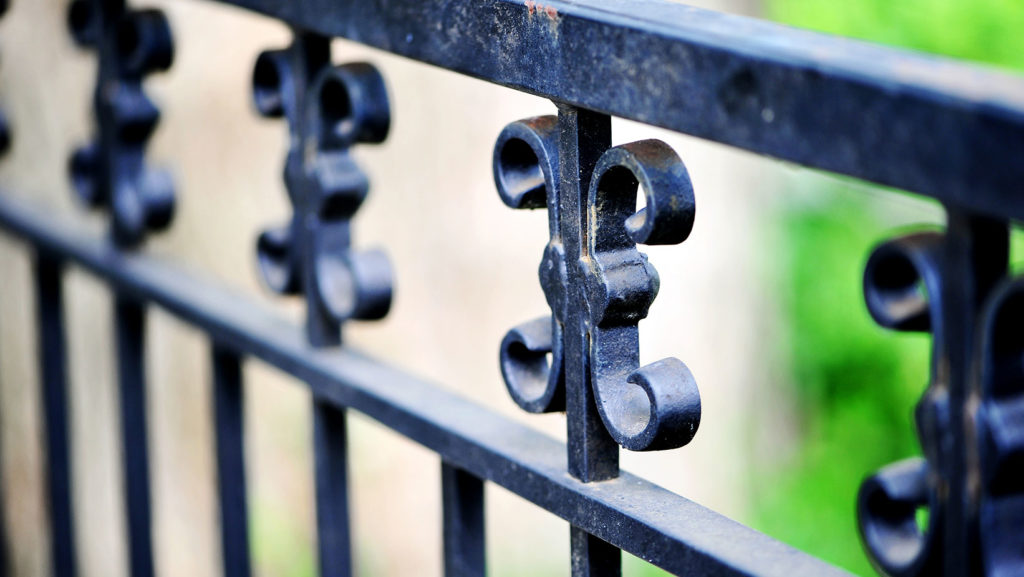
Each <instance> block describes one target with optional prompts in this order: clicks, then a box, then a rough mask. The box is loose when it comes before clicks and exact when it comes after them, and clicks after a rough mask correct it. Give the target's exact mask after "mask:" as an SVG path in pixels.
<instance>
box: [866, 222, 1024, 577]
mask: <svg viewBox="0 0 1024 577" xmlns="http://www.w3.org/2000/svg"><path fill="white" fill-rule="evenodd" d="M1008 238H1009V237H1008V229H1007V225H1006V223H1004V222H999V221H997V220H992V219H985V218H980V217H975V216H970V215H962V214H958V213H956V212H955V211H951V213H950V226H949V230H947V231H946V232H945V233H939V232H926V233H917V234H911V235H908V236H904V237H902V238H899V239H896V240H894V241H890V242H888V243H885V244H883V245H881V246H880V247H878V248H877V249H876V250H875V251H874V253H873V254H872V255H871V258H870V259H869V260H868V263H867V267H866V271H865V277H864V294H865V300H866V301H867V307H868V310H869V312H870V313H871V315H872V317H873V318H874V319H875V320H876V322H878V324H880V325H881V326H883V327H886V328H890V329H895V330H899V331H916V332H930V333H931V335H932V360H931V374H930V381H929V384H928V388H927V390H926V391H925V393H924V395H923V396H922V398H921V400H920V401H919V402H918V405H917V408H916V410H915V419H916V423H917V433H918V437H919V439H920V443H921V448H922V451H923V453H924V456H923V458H912V459H908V460H906V461H902V462H899V463H896V464H893V465H889V466H887V467H885V468H883V469H882V470H881V471H879V472H878V473H876V474H874V475H872V476H871V477H869V478H868V479H867V480H866V481H865V482H864V483H863V484H862V486H861V489H860V493H859V495H858V507H857V509H858V520H859V525H860V532H861V537H862V539H863V541H864V544H865V546H866V549H867V551H868V554H869V556H870V558H871V560H872V562H873V564H874V565H875V567H876V568H877V569H878V570H879V571H880V572H882V573H884V574H886V575H890V576H892V577H911V576H921V575H990V576H991V575H1017V574H1021V573H1022V572H1024V539H1022V538H1021V537H1020V535H1019V532H1017V531H1013V530H1012V528H1011V527H1012V526H1013V525H1014V524H1016V523H1019V520H1020V519H1021V518H1024V483H1022V482H1021V477H1020V471H1021V470H1022V465H1024V368H1022V367H1024V363H1022V359H1024V337H1022V334H1024V333H1022V332H1021V330H1020V327H1021V326H1022V323H1024V281H1022V280H1020V279H1018V280H1010V279H1008V278H1007V277H1006V271H1007V265H1008V250H1009V249H1008V246H1009V241H1008ZM922 509H924V510H927V512H928V515H927V522H924V523H922V522H921V521H920V520H919V516H918V513H919V511H921V510H922Z"/></svg>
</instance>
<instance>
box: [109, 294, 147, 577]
mask: <svg viewBox="0 0 1024 577" xmlns="http://www.w3.org/2000/svg"><path fill="white" fill-rule="evenodd" d="M114 306H115V309H116V312H115V315H116V324H117V326H116V330H115V332H116V339H117V365H118V378H119V381H120V383H119V389H120V402H121V440H122V446H123V450H124V455H123V459H124V487H125V499H126V509H127V516H128V568H129V573H130V575H131V576H132V577H152V575H153V539H152V513H151V510H150V487H149V441H148V438H149V435H148V433H147V430H146V376H145V365H144V357H143V355H144V354H145V349H146V343H145V333H146V330H145V328H146V322H145V321H146V310H145V307H144V305H143V304H142V303H140V302H138V301H135V300H133V299H131V298H130V297H127V296H125V295H122V294H119V295H117V296H116V297H115V305H114Z"/></svg>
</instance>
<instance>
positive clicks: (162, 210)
mask: <svg viewBox="0 0 1024 577" xmlns="http://www.w3.org/2000/svg"><path fill="white" fill-rule="evenodd" d="M68 26H69V28H70V30H71V34H72V36H73V38H74V39H75V42H76V43H77V44H79V45H80V46H83V47H89V48H92V49H94V50H96V52H97V55H98V57H99V67H98V75H97V83H96V93H95V97H94V102H93V106H94V108H95V115H96V119H97V124H98V135H97V136H96V138H95V139H94V140H93V142H92V143H91V144H89V145H86V146H84V147H82V148H79V149H78V150H76V151H75V153H74V154H73V155H72V157H71V162H70V166H69V171H70V173H71V181H72V185H73V187H74V189H75V192H76V193H77V195H78V197H79V198H80V199H81V200H82V201H83V202H84V203H85V204H86V205H88V206H89V207H91V208H105V209H108V210H110V212H111V231H112V235H113V238H114V241H115V242H116V243H117V244H119V245H122V246H132V245H136V244H138V243H139V242H141V241H142V239H143V238H144V237H145V235H146V233H147V231H152V230H160V229H163V228H165V227H166V226H167V225H168V224H170V221H171V218H172V216H173V213H174V184H173V182H172V180H171V176H170V174H169V173H168V172H166V171H164V170H158V169H153V168H150V167H148V166H146V162H145V155H146V144H147V143H148V141H149V138H150V136H151V135H152V134H153V131H154V130H155V129H156V126H157V123H158V122H159V120H160V111H159V110H158V109H157V108H156V105H155V104H154V103H153V101H152V100H150V99H149V97H147V96H146V94H145V93H144V92H143V88H142V82H143V80H144V79H145V77H146V76H148V75H149V74H151V73H153V72H158V71H163V70H167V69H168V68H170V66H171V63H172V61H173V59H174V43H173V38H172V37H171V29H170V26H169V24H168V23H167V18H166V17H165V16H164V14H163V12H161V11H159V10H129V9H128V8H127V7H126V6H125V2H124V0H113V1H111V0H75V1H74V2H72V3H71V5H70V8H69V10H68Z"/></svg>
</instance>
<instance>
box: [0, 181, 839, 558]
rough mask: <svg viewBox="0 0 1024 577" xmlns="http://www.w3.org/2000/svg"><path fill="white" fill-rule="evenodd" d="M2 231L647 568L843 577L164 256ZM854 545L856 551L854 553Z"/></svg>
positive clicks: (74, 228) (75, 237) (22, 222)
mask: <svg viewBox="0 0 1024 577" xmlns="http://www.w3.org/2000/svg"><path fill="white" fill-rule="evenodd" d="M0 227H2V228H3V229H5V230H6V231H8V232H9V233H12V234H14V235H16V236H18V237H21V238H23V239H24V240H26V241H27V242H29V243H30V244H32V245H34V246H36V247H38V248H39V249H40V250H43V251H46V252H49V253H51V254H52V255H53V256H55V257H57V258H61V259H67V260H68V261H72V262H74V263H77V264H78V265H80V266H82V267H83V268H85V269H87V270H89V271H91V272H92V273H94V274H96V275H98V276H99V277H101V278H102V279H104V280H105V281H106V282H107V283H109V284H110V285H111V288H112V289H113V290H114V291H115V292H117V293H119V294H127V295H130V296H133V297H135V298H137V299H140V300H142V301H145V302H150V303H153V304H156V305H159V306H160V307H162V308H164V309H166V310H167V311H169V312H170V313H172V314H174V315H176V316H178V317H180V318H181V319H182V320H184V321H186V322H188V323H190V324H192V325H194V326H196V327H197V328H199V329H201V330H202V331H204V332H206V333H207V334H208V335H209V336H210V338H212V339H213V340H214V341H215V342H218V343H220V344H221V345H222V346H224V347H227V348H231V349H234V350H236V351H238V352H239V353H240V354H244V355H251V356H253V357H256V358H259V359H261V360H262V361H264V362H266V363H268V364H270V365H273V366H275V367H277V368H278V369H280V370H282V371H284V372H286V373H289V374H291V375H292V376H294V377H295V378H296V379H298V380H300V381H302V382H305V383H307V384H308V386H309V387H310V389H311V391H312V393H313V395H314V396H315V397H316V398H317V399H318V400H319V401H320V402H325V403H329V404H334V405H336V406H337V407H347V408H352V409H354V410H357V411H359V412H361V413H363V414H365V415H367V416H369V417H371V418H373V419H375V420H377V421H379V422H380V423H381V424H383V425H385V426H387V427H389V428H391V429H393V430H395V431H396V432H398V433H401V434H403V435H405V436H407V437H409V438H410V439H412V440H413V441H416V442H418V443H420V444H422V445H423V446H425V447H427V448H428V449H430V450H432V451H434V452H435V453H437V454H438V455H439V456H440V457H441V459H443V460H444V461H445V462H447V463H449V464H450V465H454V466H456V467H458V468H460V469H463V470H465V471H466V472H468V473H470V474H472V475H473V476H476V477H479V478H482V479H485V480H487V481H490V482H493V483H496V484H497V485H500V486H502V487H504V488H505V489H508V490H509V491H511V492H513V493H515V494H517V495H519V496H521V497H523V498H525V499H527V500H529V501H531V502H533V503H535V504H536V505H538V506H540V507H542V508H543V509H545V510H547V511H549V512H551V513H552V514H554V515H557V516H559V517H561V518H562V519H565V520H566V521H568V522H569V523H570V524H571V525H573V526H575V527H579V528H581V529H583V530H585V531H587V532H588V533H591V534H593V535H595V536H596V537H599V538H601V539H603V540H605V541H607V542H609V543H611V544H612V545H615V546H616V547H619V548H621V549H622V550H624V551H627V552H629V553H631V554H633V555H636V556H637V557H640V558H641V559H644V560H646V561H648V562H650V563H652V564H654V565H656V566H658V567H661V568H663V569H666V570H668V571H671V572H673V573H676V574H684V573H685V574H691V572H692V574H701V575H765V576H779V577H782V576H787V577H789V576H795V575H806V576H811V575H813V576H829V575H847V573H845V572H844V571H842V570H840V569H838V568H835V567H833V566H831V565H828V564H826V563H825V562H823V561H821V560H819V559H816V558H814V557H812V556H810V555H808V554H806V553H803V552H800V551H798V550H796V549H794V548H792V547H789V546H788V545H785V544H783V543H781V542H779V541H776V540H774V539H772V538H770V537H768V536H766V535H763V534H761V533H758V532H757V531H754V530H753V529H750V528H748V527H745V526H743V525H741V524H739V523H736V522H735V521H732V520H730V519H728V518H726V517H724V516H722V515H720V514H718V513H715V512H714V511H711V510H709V509H707V508H705V507H702V506H700V505H698V504H696V503H694V502H692V501H690V500H688V499H685V498H683V497H681V496H679V495H676V494H675V493H672V492H670V491H668V490H666V489H663V488H661V487H659V486H657V485H654V484H653V483H650V482H648V481H645V480H643V479H641V478H639V477H636V476H633V475H631V474H629V473H625V472H624V473H622V475H621V476H620V477H619V478H617V479H614V480H611V481H601V482H596V483H582V482H580V481H578V480H576V479H574V478H573V477H571V476H570V475H569V474H568V473H567V470H566V450H565V447H564V446H563V445H562V443H560V442H558V441H557V440H555V439H553V438H551V437H549V436H547V435H545V434H542V433H539V432H537V431H535V430H533V429H531V428H529V427H526V426H524V425H520V424H519V423H516V422H515V421H512V420H510V419H508V418H506V417H503V416H501V415H499V414H497V413H495V412H494V411H491V410H489V409H487V408H485V407H482V406H480V405H477V404H475V403H472V402H470V401H468V400H466V399H463V398H461V397H459V396H457V395H455V394H452V393H450V392H447V391H445V390H444V389H442V388H439V387H437V386H435V385H432V384H430V383H428V382H426V381H424V380H421V379H419V378H416V377H414V376H411V375H408V374H406V373H403V372H401V371H399V370H398V369H396V368H393V367H391V366H388V365H386V364H382V363H380V362H378V361H375V360H373V359H370V358H368V357H366V356H364V355H362V354H359V353H358V352H355V351H353V350H352V349H351V348H348V347H342V348H336V349H320V350H317V349H314V348H312V347H311V346H309V345H308V344H307V342H306V339H305V338H304V336H303V333H302V331H301V330H300V329H299V328H298V327H296V326H294V325H292V324H290V323H288V322H287V321H285V320H284V319H283V318H281V317H280V316H279V315H277V314H275V313H274V311H273V310H272V309H270V308H269V307H267V306H265V305H262V304H259V303H258V302H256V301H255V300H254V299H253V298H251V297H246V296H244V295H241V294H238V293H236V292H232V291H230V290H227V289H225V288H223V287H221V286H219V285H217V284H214V283H212V282H210V281H208V280H204V279H202V278H200V277H198V276H196V275H194V274H192V273H190V272H188V271H186V270H183V269H181V268H179V267H177V266H175V265H172V264H170V263H167V262H165V261H163V260H161V259H159V258H155V257H152V256H146V255H135V254H125V253H122V252H119V251H117V250H116V249H114V248H113V247H112V246H111V245H110V244H109V243H108V242H106V241H105V240H104V239H101V238H97V237H96V235H95V234H92V233H90V232H88V231H87V230H86V229H85V227H83V226H82V225H81V224H80V223H77V222H75V221H72V220H71V219H68V218H62V217H58V216H54V215H53V213H52V212H50V211H43V210H41V209H38V208H32V207H31V206H30V204H29V203H26V202H24V201H18V200H15V199H13V198H11V197H10V196H7V195H3V194H0ZM851 546H854V544H851Z"/></svg>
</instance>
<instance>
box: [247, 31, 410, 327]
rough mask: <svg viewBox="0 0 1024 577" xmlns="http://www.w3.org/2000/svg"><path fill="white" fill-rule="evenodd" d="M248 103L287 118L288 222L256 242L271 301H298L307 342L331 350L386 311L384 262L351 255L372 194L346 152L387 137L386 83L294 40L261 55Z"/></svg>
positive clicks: (366, 67) (317, 42) (318, 46)
mask: <svg viewBox="0 0 1024 577" xmlns="http://www.w3.org/2000/svg"><path fill="white" fill-rule="evenodd" d="M253 98H254V102H255V105H256V109H257V111H258V112H259V113H260V114H261V115H263V116H265V117H269V118H276V117H282V116H283V117H286V118H287V119H288V122H289V125H290V129H291V130H290V133H291V147H290V150H289V152H288V158H287V161H286V165H285V175H284V180H285V184H286V186H287V188H288V195H289V197H290V199H291V201H292V205H293V207H294V215H293V217H292V219H291V221H290V222H289V223H288V224H287V225H285V226H283V227H278V228H273V229H269V230H267V231H265V232H263V233H262V234H261V235H260V237H259V240H258V242H257V255H258V259H259V265H260V271H261V272H262V275H263V279H264V281H266V284H267V285H268V286H269V287H270V288H271V289H272V290H274V291H275V292H277V293H279V294H299V293H303V294H305V296H306V299H307V303H308V308H309V310H308V324H307V329H308V333H309V337H310V339H311V341H312V342H314V343H315V344H317V345H330V344H337V343H338V342H340V327H341V324H342V323H343V322H345V321H346V320H349V319H360V320H373V319H379V318H382V317H384V316H385V315H386V314H387V312H388V310H389V308H390V306H391V291H392V273H391V266H390V263H389V261H388V259H387V257H386V256H385V255H384V253H382V252H381V251H377V250H370V251H356V250H353V249H352V248H351V219H352V217H353V215H354V214H355V213H356V211H357V210H358V209H359V207H360V206H361V205H362V203H363V201H364V200H365V199H366V196H367V193H368V192H369V181H368V179H367V177H366V175H365V174H364V173H363V171H362V170H360V168H359V166H358V165H357V164H356V162H355V160H354V159H353V158H352V156H351V147H352V146H353V145H355V144H359V143H371V144H376V143H380V142H383V141H384V139H385V138H386V137H387V134H388V130H389V127H390V108H389V104H388V96H387V90H386V87H385V84H384V79H383V78H382V77H381V75H380V73H379V72H378V71H377V69H376V68H374V67H373V66H372V65H370V64H366V63H354V64H345V65H341V66H331V64H330V50H329V44H328V41H327V39H325V38H322V37H317V36H310V35H298V36H297V37H296V40H295V42H294V44H293V45H292V46H291V47H290V48H288V49H285V50H274V51H268V52H264V53H263V54H261V55H260V57H259V58H258V60H257V63H256V67H255V70H254V73H253Z"/></svg>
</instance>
